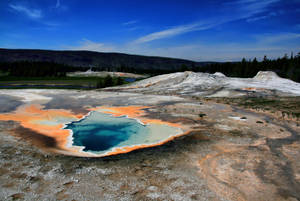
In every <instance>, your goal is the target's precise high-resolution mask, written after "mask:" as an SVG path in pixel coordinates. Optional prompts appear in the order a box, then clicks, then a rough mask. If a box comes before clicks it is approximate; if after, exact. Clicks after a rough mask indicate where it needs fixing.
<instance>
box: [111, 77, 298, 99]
mask: <svg viewBox="0 0 300 201" xmlns="http://www.w3.org/2000/svg"><path fill="white" fill-rule="evenodd" d="M117 88H118V89H120V90H122V91H132V92H133V91H135V92H146V93H159V94H178V95H195V96H219V97H224V96H241V95H245V94H246V93H249V92H252V93H265V94H266V93H269V94H273V95H291V96H299V95H300V84H299V83H297V82H293V81H291V80H289V79H284V78H281V77H279V76H277V74H276V73H274V72H271V71H260V72H258V73H257V75H256V76H255V77H254V78H231V77H226V76H225V75H224V74H222V73H219V72H217V73H215V74H209V73H194V72H190V71H186V72H178V73H171V74H165V75H159V76H155V77H152V78H148V79H145V80H142V81H139V82H136V83H133V84H131V85H127V86H124V87H117Z"/></svg>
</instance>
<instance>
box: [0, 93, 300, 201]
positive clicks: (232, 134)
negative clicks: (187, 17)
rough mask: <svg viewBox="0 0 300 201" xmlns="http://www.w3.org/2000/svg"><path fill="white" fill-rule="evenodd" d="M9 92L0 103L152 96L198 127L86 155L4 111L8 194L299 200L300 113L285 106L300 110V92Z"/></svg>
mask: <svg viewBox="0 0 300 201" xmlns="http://www.w3.org/2000/svg"><path fill="white" fill-rule="evenodd" d="M0 97H1V99H0V113H12V112H14V111H15V110H16V108H18V107H19V106H21V105H23V104H32V103H35V104H41V105H43V106H44V109H65V110H69V111H72V112H74V113H76V114H78V113H85V112H87V110H86V108H87V106H89V107H90V106H93V107H95V106H101V105H113V106H124V105H147V106H151V109H148V110H147V111H146V112H147V115H148V116H149V117H152V118H153V117H155V118H159V119H162V120H164V121H169V122H173V123H180V124H182V125H185V126H187V127H189V128H190V130H191V132H190V133H189V134H188V135H186V136H182V137H179V138H177V139H175V140H173V141H171V142H168V143H166V144H164V145H162V146H158V147H153V148H147V149H140V150H136V151H133V152H130V153H128V154H121V155H117V156H111V157H105V158H80V157H71V156H65V155H60V154H57V153H55V152H52V151H49V150H51V148H52V147H53V146H55V143H52V141H51V139H49V138H44V137H41V135H39V134H38V133H36V132H33V131H28V130H26V128H22V126H20V124H19V123H18V122H13V121H1V122H0V185H1V188H0V200H17V199H21V200H22V199H24V200H216V201H217V200H222V201H223V200H251V201H252V200H259V201H260V200H266V201H267V200H270V201H271V200H272V201H273V200H290V201H295V200H300V161H299V158H300V151H299V150H300V135H299V133H300V122H299V119H297V117H296V116H294V117H293V116H290V117H288V116H282V115H280V114H281V113H280V110H282V111H299V107H300V104H299V102H300V99H299V97H285V99H284V100H283V101H282V100H281V99H280V98H278V97H273V100H275V103H274V102H272V103H267V102H259V101H255V100H262V99H261V98H257V99H255V97H252V98H253V100H254V101H252V102H251V104H250V103H249V104H246V105H245V99H244V98H246V97H244V98H239V99H237V98H236V99H229V98H223V99H221V98H203V97H202V98H201V97H192V96H190V97H188V96H182V97H179V96H162V95H149V94H148V95H146V94H142V93H125V92H99V91H71V90H69V91H66V90H22V91H18V90H13V91H12V90H1V91H0ZM246 99H247V98H246ZM276 101H279V102H276ZM280 101H282V102H280ZM283 102H284V103H285V106H284V105H283V104H282V103H283ZM276 104H277V105H276ZM278 105H281V107H279V106H278ZM258 106H260V107H258ZM257 108H260V109H257ZM266 108H269V109H267V110H266ZM293 108H294V109H293ZM272 111H278V112H279V113H276V112H274V113H272ZM296 113H297V112H296Z"/></svg>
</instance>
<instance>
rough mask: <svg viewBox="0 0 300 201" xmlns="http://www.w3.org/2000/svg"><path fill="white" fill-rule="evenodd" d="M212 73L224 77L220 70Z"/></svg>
mask: <svg viewBox="0 0 300 201" xmlns="http://www.w3.org/2000/svg"><path fill="white" fill-rule="evenodd" d="M214 75H215V76H219V77H226V75H224V74H223V73H221V72H215V73H214Z"/></svg>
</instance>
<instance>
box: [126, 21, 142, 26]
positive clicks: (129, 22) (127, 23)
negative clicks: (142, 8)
mask: <svg viewBox="0 0 300 201" xmlns="http://www.w3.org/2000/svg"><path fill="white" fill-rule="evenodd" d="M137 22H138V21H137V20H131V21H128V22H124V23H122V25H123V26H129V25H133V24H136V23H137Z"/></svg>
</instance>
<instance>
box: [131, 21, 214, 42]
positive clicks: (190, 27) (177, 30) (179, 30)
mask: <svg viewBox="0 0 300 201" xmlns="http://www.w3.org/2000/svg"><path fill="white" fill-rule="evenodd" d="M217 24H219V23H210V24H209V23H207V24H204V23H200V22H199V23H194V24H187V25H181V26H176V27H173V28H170V29H165V30H163V31H158V32H154V33H151V34H148V35H146V36H142V37H140V38H138V39H136V40H135V41H134V42H133V43H146V42H150V41H153V40H158V39H162V38H168V37H172V36H176V35H180V34H184V33H188V32H192V31H199V30H206V29H209V28H211V27H214V26H216V25H217Z"/></svg>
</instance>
